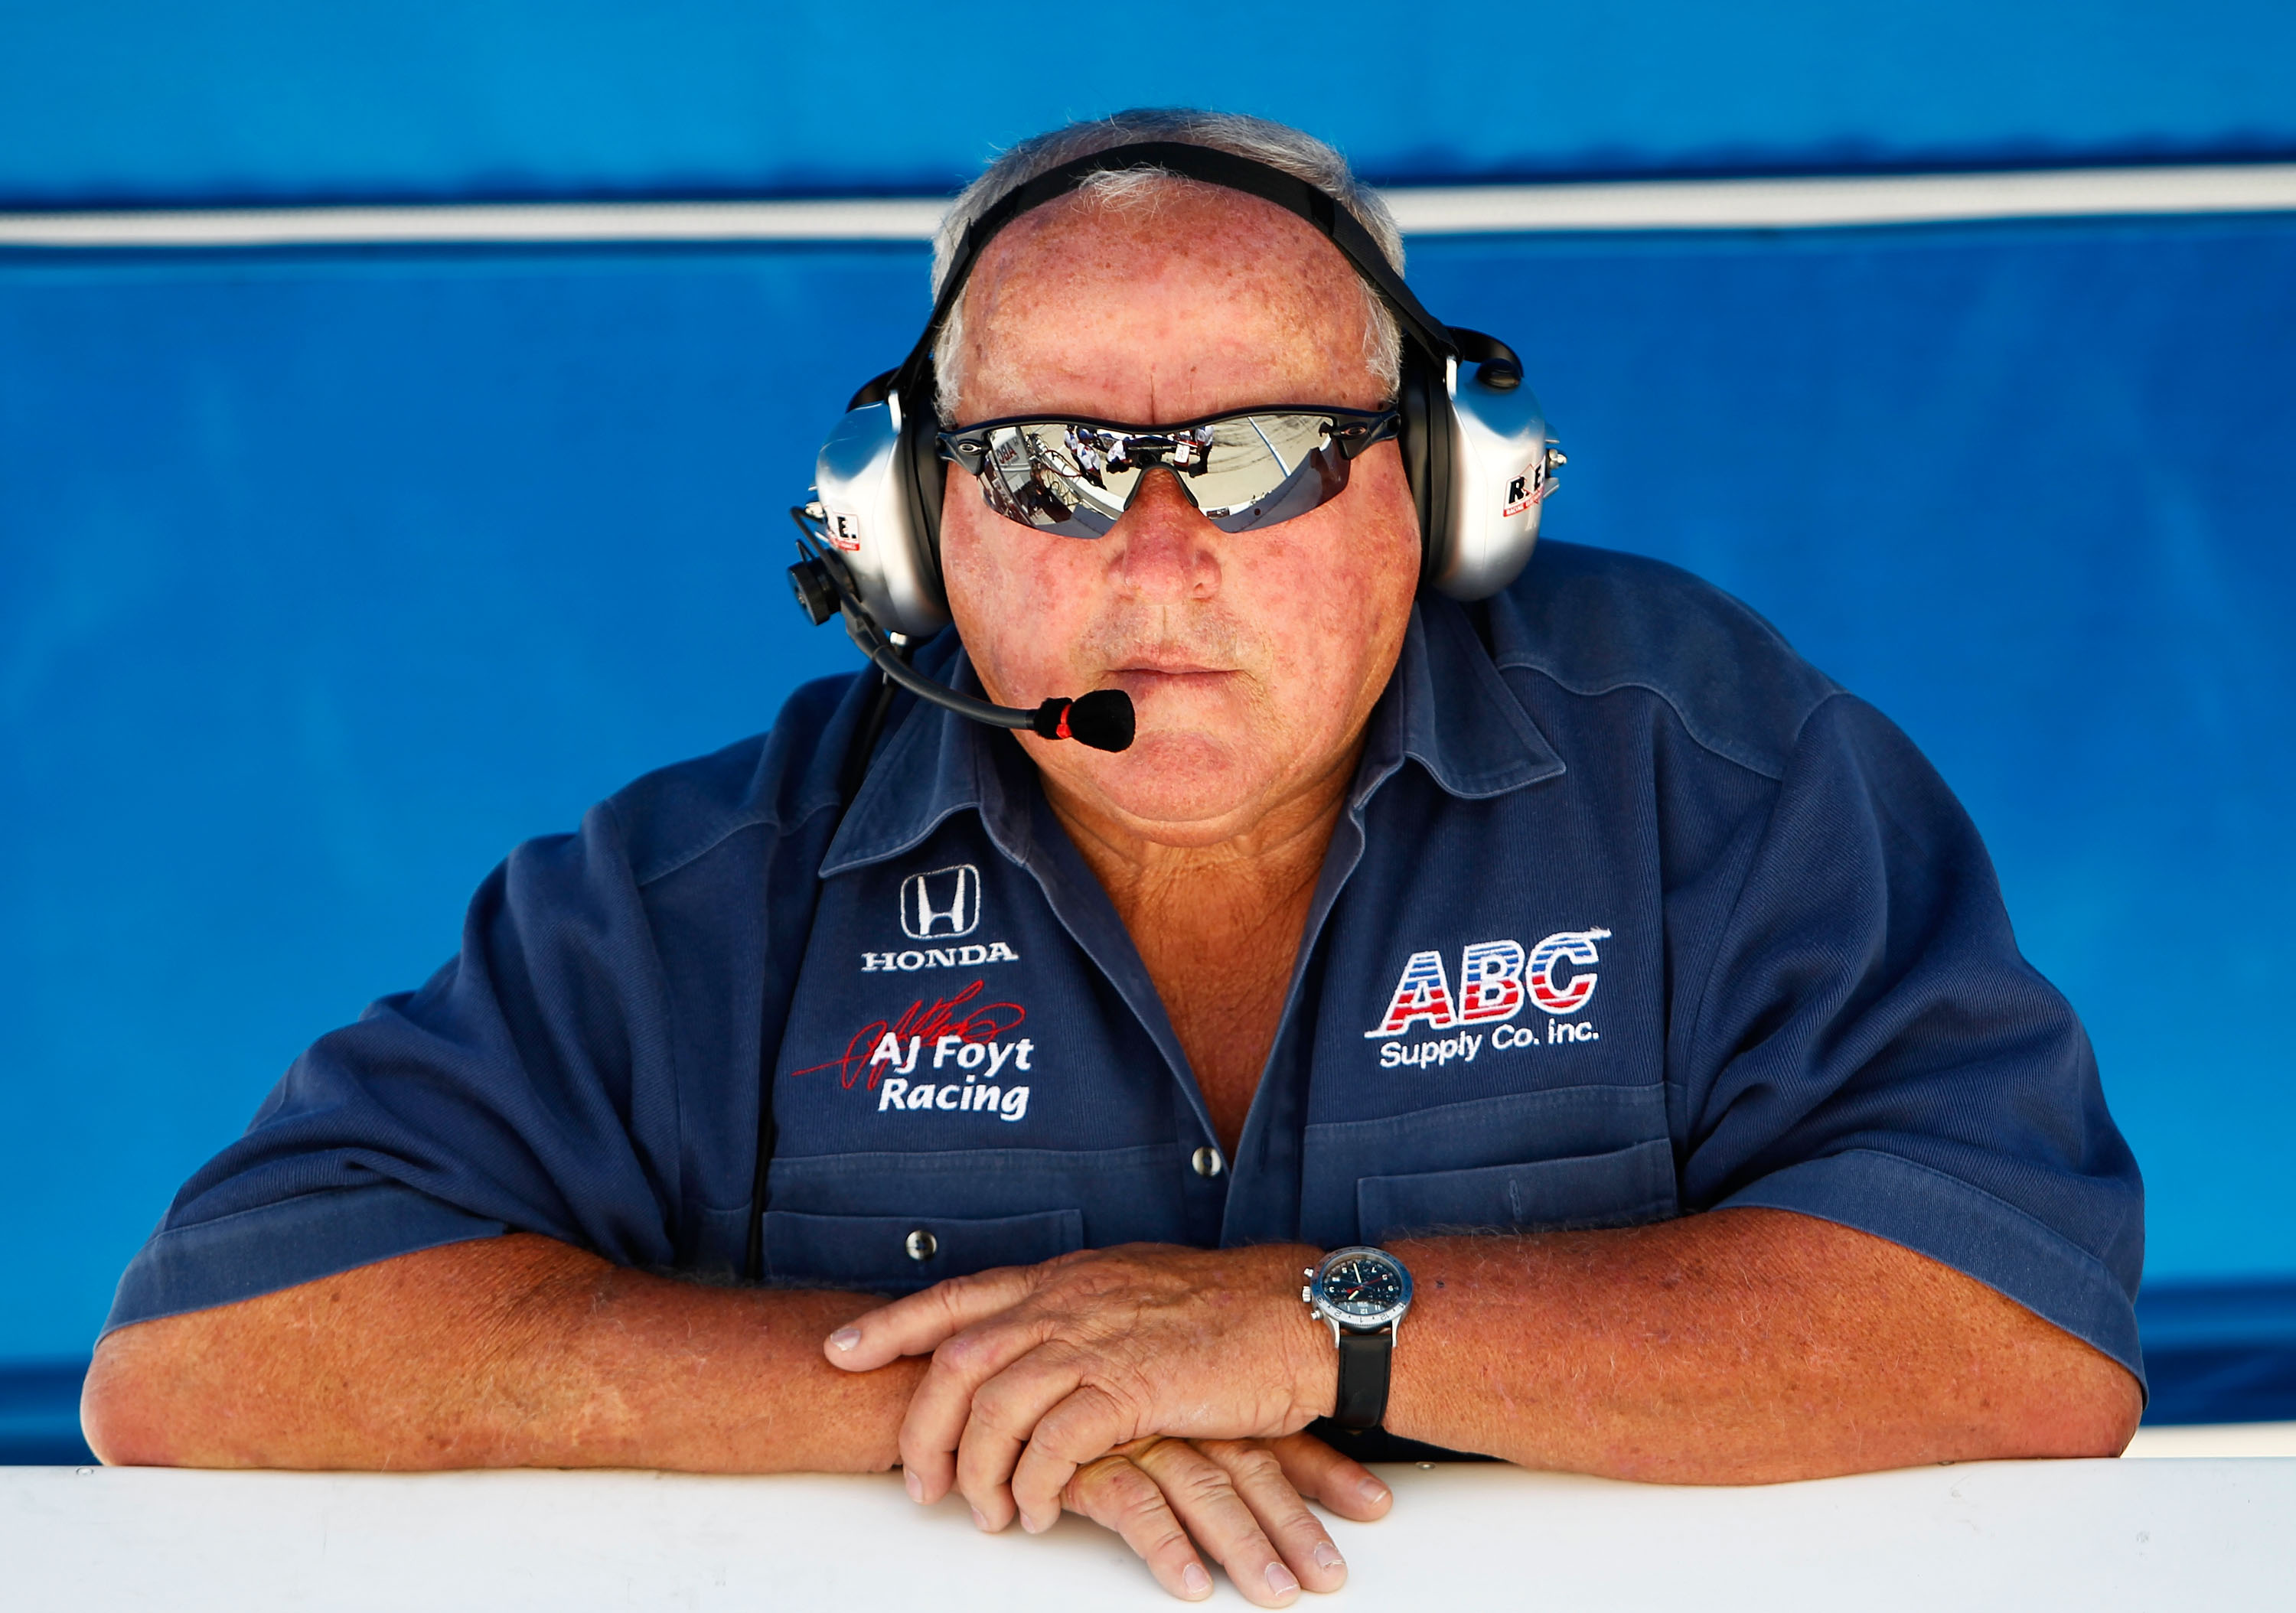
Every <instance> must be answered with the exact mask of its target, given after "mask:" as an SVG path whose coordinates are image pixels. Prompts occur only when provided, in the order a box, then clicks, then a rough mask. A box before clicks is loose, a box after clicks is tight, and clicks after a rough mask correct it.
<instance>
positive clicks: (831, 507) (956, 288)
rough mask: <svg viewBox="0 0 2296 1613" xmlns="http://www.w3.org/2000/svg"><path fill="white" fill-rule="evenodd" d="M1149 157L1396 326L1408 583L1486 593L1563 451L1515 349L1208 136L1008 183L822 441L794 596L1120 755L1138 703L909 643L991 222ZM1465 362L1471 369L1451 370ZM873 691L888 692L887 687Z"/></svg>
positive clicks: (1360, 230)
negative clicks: (1276, 222) (964, 331)
mask: <svg viewBox="0 0 2296 1613" xmlns="http://www.w3.org/2000/svg"><path fill="white" fill-rule="evenodd" d="M1138 168H1155V169H1160V170H1162V171H1164V172H1166V173H1169V174H1173V175H1177V176H1180V177H1183V178H1187V179H1194V180H1199V181H1201V182H1202V183H1204V184H1217V185H1220V186H1223V187H1225V188H1226V189H1228V190H1232V191H1241V192H1244V193H1245V194H1247V195H1251V196H1258V197H1259V198H1261V199H1262V200H1263V201H1271V202H1274V203H1275V205H1276V206H1278V207H1280V208H1283V209H1285V210H1286V211H1288V212H1291V213H1294V214H1296V215H1298V216H1299V217H1301V218H1303V219H1305V220H1307V222H1308V223H1309V224H1310V225H1314V226H1315V227H1316V230H1317V231H1318V232H1320V233H1322V234H1323V235H1324V238H1325V239H1326V240H1328V241H1330V242H1331V243H1332V244H1333V246H1335V247H1337V248H1338V249H1339V250H1340V251H1341V254H1342V255H1343V256H1344V257H1345V258H1347V259H1348V261H1349V263H1350V264H1352V265H1353V266H1355V270H1356V272H1357V274H1360V275H1361V276H1362V277H1363V278H1364V280H1365V282H1366V283H1367V284H1369V285H1370V286H1371V288H1372V290H1373V291H1374V292H1375V293H1376V294H1377V295H1378V296H1379V297H1380V299H1382V301H1383V302H1385V303H1386V305H1387V307H1389V309H1390V310H1391V311H1392V312H1393V314H1394V315H1395V318H1396V321H1397V323H1398V324H1399V325H1400V326H1401V327H1402V332H1403V373H1402V380H1401V383H1400V385H1399V387H1398V397H1397V399H1396V407H1397V408H1398V411H1399V412H1400V413H1401V415H1402V424H1401V427H1400V430H1399V431H1398V442H1399V444H1400V446H1401V448H1402V452H1403V467H1404V474H1405V477H1406V479H1407V480H1408V482H1409V484H1410V487H1411V491H1412V497H1413V500H1414V502H1415V504H1416V505H1417V508H1418V515H1419V530H1420V535H1421V563H1420V582H1421V585H1423V586H1424V587H1431V588H1433V589H1434V590H1436V591H1437V592H1438V593H1440V594H1447V595H1449V596H1450V597H1451V598H1453V599H1459V600H1477V599H1487V598H1488V597H1489V596H1490V595H1492V594H1496V593H1497V592H1498V591H1499V590H1500V589H1502V588H1504V587H1505V586H1506V585H1508V584H1509V583H1511V582H1513V580H1514V579H1515V577H1517V575H1519V574H1520V573H1521V570H1522V569H1523V567H1524V565H1525V564H1526V563H1527V562H1528V561H1529V559H1530V552H1531V547H1532V545H1533V544H1536V543H1537V542H1538V518H1539V511H1540V507H1541V505H1542V504H1544V503H1545V502H1546V496H1547V495H1548V494H1550V493H1552V492H1553V491H1554V486H1555V479H1554V470H1555V468H1556V467H1557V466H1560V465H1561V464H1562V463H1564V462H1563V455H1562V452H1561V450H1560V449H1558V448H1556V447H1555V446H1554V439H1553V438H1549V437H1548V436H1547V434H1546V419H1545V416H1544V415H1543V414H1542V413H1541V412H1540V410H1539V406H1538V398H1537V397H1534V396H1532V394H1531V390H1530V389H1529V387H1527V386H1525V385H1523V379H1522V362H1521V359H1520V358H1518V357H1517V356H1515V353H1514V350H1513V348H1510V347H1508V346H1507V345H1506V344H1505V342H1503V341H1500V340H1497V338H1495V337H1490V336H1486V335H1484V334H1482V333H1481V332H1479V331H1469V330H1464V329H1460V328H1458V327H1456V326H1452V325H1446V324H1444V323H1441V322H1440V321H1439V320H1437V319H1436V318H1435V317H1434V316H1433V315H1431V314H1430V313H1428V311H1427V310H1426V308H1425V307H1422V306H1421V304H1420V301H1419V299H1418V298H1417V297H1416V296H1415V295H1413V293H1412V291H1411V289H1410V287H1408V286H1406V284H1404V282H1403V279H1402V277H1401V276H1400V275H1398V274H1397V273H1396V272H1395V270H1394V269H1393V268H1392V267H1391V266H1390V265H1389V263H1388V261H1387V258H1386V255H1385V254H1384V253H1382V251H1381V250H1380V248H1379V244H1378V242H1376V241H1374V239H1373V237H1372V234H1371V232H1370V231H1368V230H1366V229H1365V227H1364V225H1363V224H1362V222H1361V221H1360V220H1358V219H1357V217H1356V216H1355V215H1354V214H1353V213H1351V212H1349V210H1348V209H1346V208H1345V207H1343V206H1341V204H1340V203H1339V202H1338V201H1336V200H1335V199H1334V198H1333V197H1332V196H1330V195H1329V194H1327V193H1326V192H1324V191H1322V190H1319V189H1318V188H1316V186H1315V185H1313V184H1309V183H1308V182H1307V181H1306V180H1304V179H1300V178H1298V177H1296V176H1293V175H1291V174H1287V173H1285V172H1283V170H1282V169H1280V168H1271V167H1269V166H1268V165H1267V164H1266V163H1262V162H1258V161H1255V160H1252V159H1251V158H1248V157H1240V156H1237V155H1235V154H1234V153H1233V152H1230V151H1220V150H1218V149H1217V148H1215V147H1211V146H1203V145H1191V144H1185V143H1179V142H1175V141H1142V142H1136V143H1132V144H1128V145H1120V146H1115V147H1111V149H1109V150H1107V151H1099V152H1095V153H1094V154H1093V155H1091V156H1088V157H1080V158H1078V159H1077V160H1074V161H1071V162H1065V163H1062V165H1060V166H1059V167H1058V168H1053V169H1051V170H1049V171H1048V172H1046V173H1044V174H1041V175H1038V176H1037V177H1036V178H1034V179H1031V180H1029V182H1028V183H1026V184H1021V185H1020V186H1017V187H1016V188H1015V189H1013V191H1011V192H1007V193H1006V194H1005V195H1004V196H1003V197H1001V198H999V199H998V200H997V201H996V203H995V204H994V205H992V206H991V207H989V208H988V209H987V210H986V211H985V212H983V213H982V214H981V216H980V217H979V218H977V219H975V220H974V221H973V222H972V225H970V226H969V227H968V228H967V229H966V231H965V233H964V239H963V241H961V242H959V243H958V245H957V247H956V250H955V253H954V254H953V255H952V256H951V258H950V260H949V266H948V273H947V277H946V279H944V281H943V282H942V284H941V289H940V294H939V297H938V298H937V299H935V301H934V303H933V309H932V316H931V318H930V319H929V320H928V321H927V322H926V323H925V328H924V333H923V334H922V336H920V337H919V338H918V339H917V344H916V346H915V347H914V348H911V349H910V351H909V356H907V357H906V359H904V360H903V361H902V362H901V364H900V365H899V366H898V368H896V369H892V370H889V371H887V372H886V373H884V374H882V375H880V376H877V377H875V378H874V379H873V380H872V381H869V382H867V383H866V384H865V385H864V386H863V387H862V388H861V389H860V390H859V391H857V392H856V393H855V394H854V395H853V398H852V400H851V402H849V404H847V405H846V413H845V417H844V418H843V419H842V420H840V421H839V422H837V424H836V426H835V427H834V428H833V429H832V430H831V431H830V433H829V438H828V440H827V441H825V442H824V443H823V444H822V446H821V454H820V457H819V459H818V460H817V461H816V464H815V469H814V489H813V490H814V495H815V496H814V499H813V501H812V502H811V503H809V504H805V505H801V506H799V508H797V509H795V510H792V511H791V515H792V516H794V517H795V518H796V519H797V522H798V527H799V532H800V533H801V534H802V535H803V536H801V537H800V539H799V545H798V547H799V554H800V557H801V558H800V559H799V561H798V563H797V564H796V565H794V566H792V567H791V568H790V583H791V587H792V589H793V590H794V591H795V593H796V594H797V599H798V603H799V606H800V607H801V608H802V609H803V610H804V611H805V612H806V615H807V616H808V618H810V619H811V620H812V621H813V622H814V624H815V625H816V626H819V625H820V624H822V623H824V622H825V621H827V620H828V619H829V618H830V617H832V615H841V616H843V618H845V626H846V630H847V632H848V633H849V634H850V635H851V636H852V638H853V641H854V643H856V644H857V645H858V646H859V647H860V649H861V651H862V653H863V654H865V655H866V656H868V657H869V659H871V660H872V661H873V662H874V663H875V664H876V665H877V667H879V668H880V669H881V671H882V672H883V674H884V675H885V677H886V678H887V679H888V680H889V684H898V685H899V686H901V687H903V688H906V689H908V690H909V691H910V692H912V693H914V694H916V695H917V696H919V698H921V699H923V700H928V701H931V703H932V704H934V705H937V706H940V707H943V708H947V709H949V710H953V711H955V712H957V713H958V714H959V715H960V716H967V717H971V718H972V719H973V720H974V721H977V722H983V723H988V724H992V725H996V726H997V727H1003V728H1025V729H1029V730H1030V731H1032V732H1034V733H1037V734H1040V735H1042V736H1043V737H1045V738H1047V739H1076V740H1079V741H1083V742H1084V743H1086V744H1087V745H1092V746H1094V747H1095V748H1096V749H1106V750H1121V749H1125V748H1126V747H1127V746H1128V745H1129V744H1130V743H1131V742H1132V737H1133V720H1132V705H1131V700H1130V698H1129V697H1128V696H1127V695H1126V694H1125V693H1124V692H1122V691H1121V690H1101V691H1096V692H1093V693H1091V694H1087V695H1084V696H1082V697H1079V698H1078V699H1076V700H1065V699H1058V698H1056V699H1053V700H1046V701H1045V702H1044V703H1043V704H1042V705H1041V706H1038V707H1036V708H1020V707H1006V706H995V705H991V704H989V703H988V702H987V701H985V700H972V699H969V698H968V697H966V696H964V695H961V694H958V693H956V692H955V691H953V690H950V689H948V688H947V687H946V686H944V685H942V684H937V683H934V682H933V681H932V680H931V679H929V678H926V677H924V676H923V675H921V674H919V673H917V672H916V671H915V670H914V669H913V668H912V667H909V665H908V661H907V655H906V651H907V649H908V648H909V646H910V645H912V644H914V643H916V642H918V641H921V640H922V639H926V638H929V637H931V635H934V634H936V633H938V632H939V631H940V630H941V629H942V628H943V627H945V626H947V625H948V620H949V616H948V602H947V597H946V596H945V594H943V592H942V586H941V574H940V504H941V488H942V486H943V472H942V470H941V454H940V446H939V433H940V430H941V427H940V422H939V414H938V405H937V401H936V397H935V380H934V375H933V361H932V349H933V343H934V341H935V340H936V339H937V338H938V337H939V334H940V332H941V328H942V327H943V326H944V325H945V324H946V323H947V321H948V317H949V315H950V313H951V311H952V310H953V309H954V308H955V307H956V302H957V299H958V298H960V297H962V296H963V295H964V287H965V282H966V280H967V279H968V278H969V276H970V275H971V274H972V266H973V265H974V264H975V263H976V262H977V261H978V260H979V258H980V254H981V252H982V251H983V250H986V248H987V247H988V243H989V242H990V241H991V240H993V239H994V238H995V236H996V233H997V232H998V231H999V230H1002V229H1003V228H1004V227H1005V225H1008V224H1010V223H1011V222H1012V221H1013V219H1014V218H1017V217H1020V216H1021V214H1022V213H1025V212H1027V211H1029V209H1033V208H1037V207H1041V206H1043V205H1044V204H1045V203H1046V202H1048V201H1054V199H1056V198H1057V197H1060V196H1062V195H1065V194H1067V193H1068V192H1070V191H1073V190H1075V189H1076V188H1077V187H1078V185H1080V184H1083V183H1084V182H1085V181H1086V180H1087V179H1089V178H1091V177H1092V176H1094V175H1096V174H1103V173H1111V172H1120V171H1124V170H1128V169H1138ZM1465 364H1472V365H1473V366H1474V368H1473V370H1472V373H1466V374H1463V373H1462V366H1463V365H1465ZM883 692H884V693H885V694H886V695H887V696H890V687H888V688H887V689H886V690H885V691H883Z"/></svg>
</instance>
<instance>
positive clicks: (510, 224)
mask: <svg viewBox="0 0 2296 1613" xmlns="http://www.w3.org/2000/svg"><path fill="white" fill-rule="evenodd" d="M1385 194H1386V197H1387V201H1388V205H1389V206H1390V207H1391V208H1392V209H1394V210H1395V217H1396V220H1397V222H1398V223H1399V224H1401V225H1402V226H1403V228H1404V231H1405V232H1406V233H1408V234H1413V235H1465V234H1488V233H1508V232H1517V231H1552V230H1730V229H1748V228H1774V229H1809V228H1822V227H1826V226H1841V225H1890V224H1933V223H1941V222H1947V221H1950V220H1955V219H1981V218H2062V217H2112V216H2116V215H2132V214H2169V213H2251V212H2285V211H2296V163H2274V164H2253V165H2222V166H2210V167H2194V168H2065V169H2051V170H2043V171H2038V172H2022V173H2001V174H1911V175H1891V176H1883V177H1876V178H1863V179H1698V180H1672V179H1668V180H1639V181H1633V182H1628V183H1619V184H1499V185H1456V186H1443V187H1426V188H1420V187H1408V188H1398V189H1395V190H1390V191H1388V192H1385ZM946 206H947V201H946V199H943V198H939V197H912V198H896V199H890V200H884V201H709V202H689V201H643V202H586V201H584V202H537V203H530V204H521V205H514V206H493V205H472V206H448V207H373V208H369V207H311V208H263V209H234V210H230V211H192V210H154V211H151V212H133V213H0V246H29V247H266V246H328V245H347V244H357V243H367V244H386V243H433V244H443V243H454V242H469V243H480V242H709V241H722V242H739V241H922V240H924V239H926V238H928V237H929V236H931V233H932V229H933V225H934V224H935V223H936V222H938V220H939V217H940V214H941V209H943V208H945V207H946Z"/></svg>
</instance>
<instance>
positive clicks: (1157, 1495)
mask: <svg viewBox="0 0 2296 1613" xmlns="http://www.w3.org/2000/svg"><path fill="white" fill-rule="evenodd" d="M1303 1498H1304V1499H1303ZM1392 1499H1393V1497H1392V1495H1391V1494H1390V1493H1389V1491H1388V1487H1387V1486H1385V1485H1383V1484H1382V1483H1380V1481H1379V1480H1378V1479H1376V1478H1373V1477H1372V1476H1371V1474H1370V1473H1368V1472H1367V1471H1365V1470H1364V1469H1363V1468H1362V1467H1361V1466H1360V1465H1358V1464H1357V1463H1356V1462H1350V1461H1349V1460H1348V1458H1346V1457H1344V1456H1342V1455H1341V1454H1340V1453H1338V1452H1337V1451H1334V1450H1333V1449H1332V1447H1331V1446H1329V1445H1325V1444H1324V1443H1323V1441H1321V1440H1319V1439H1315V1438H1311V1437H1309V1436H1308V1435H1306V1434H1290V1435H1286V1436H1284V1437H1283V1438H1280V1439H1270V1440H1260V1439H1249V1440H1232V1439H1203V1440H1193V1441H1192V1440H1184V1439H1167V1438H1164V1437H1160V1436H1152V1437H1149V1438H1146V1439H1139V1440H1133V1441H1131V1442H1129V1443H1128V1444H1125V1445H1120V1446H1119V1447H1118V1448H1117V1449H1116V1450H1113V1451H1111V1452H1110V1453H1108V1454H1107V1455H1105V1456H1101V1457H1096V1458H1095V1459H1094V1460H1093V1461H1091V1462H1086V1463H1085V1464H1084V1465H1083V1466H1082V1467H1080V1468H1078V1470H1077V1472H1076V1477H1075V1478H1071V1479H1070V1480H1069V1482H1068V1485H1067V1486H1066V1488H1065V1489H1064V1490H1063V1491H1062V1495H1061V1500H1062V1503H1063V1504H1064V1505H1066V1506H1067V1508H1068V1510H1069V1511H1071V1512H1080V1513H1082V1514H1083V1515H1084V1516H1085V1517H1087V1518H1089V1519H1092V1520H1093V1521H1094V1522H1095V1523H1097V1524H1100V1525H1102V1526H1103V1527H1107V1528H1110V1529H1113V1530H1114V1531H1115V1532H1116V1533H1117V1534H1119V1535H1122V1536H1123V1538H1124V1543H1125V1544H1127V1545H1128V1546H1130V1547H1131V1548H1132V1549H1133V1550H1134V1551H1135V1552H1138V1553H1139V1555H1140V1560H1142V1561H1143V1562H1144V1563H1146V1564H1147V1565H1148V1571H1149V1572H1150V1573H1151V1574H1152V1575H1154V1576H1156V1583H1157V1584H1160V1585H1162V1586H1163V1587H1164V1588H1165V1589H1166V1590H1167V1591H1169V1592H1170V1593H1172V1594H1173V1595H1175V1596H1178V1597H1183V1598H1185V1599H1186V1600H1187V1601H1201V1600H1202V1599H1203V1598H1204V1597H1206V1596H1209V1595H1210V1594H1211V1588H1212V1581H1211V1576H1210V1574H1208V1573H1206V1572H1205V1571H1204V1565H1203V1559H1202V1557H1200V1556H1199V1555H1198V1554H1197V1553H1198V1552H1199V1550H1201V1552H1204V1553H1205V1554H1206V1555H1209V1556H1210V1557H1211V1558H1212V1559H1213V1560H1215V1561H1217V1562H1218V1564H1219V1565H1220V1566H1221V1567H1222V1568H1226V1570H1227V1576H1228V1578H1229V1579H1231V1580H1232V1581H1234V1584H1235V1587H1236V1589H1238V1590H1239V1591H1242V1593H1243V1594H1244V1597H1245V1598H1246V1600H1248V1601H1253V1602H1256V1603H1258V1604H1259V1606H1261V1607H1263V1608H1280V1607H1283V1606H1285V1605H1287V1604H1288V1603H1290V1602H1291V1601H1292V1600H1293V1599H1294V1598H1296V1597H1297V1596H1298V1595H1299V1593H1300V1587H1302V1586H1303V1585H1304V1586H1305V1587H1306V1588H1307V1589H1308V1590H1310V1591H1336V1590H1338V1589H1339V1588H1340V1587H1341V1585H1343V1584H1346V1583H1347V1578H1348V1566H1347V1562H1346V1560H1344V1559H1342V1558H1341V1555H1340V1549H1339V1548H1338V1547H1337V1546H1335V1545H1333V1543H1332V1537H1331V1535H1328V1534H1326V1533H1325V1532H1324V1526H1323V1524H1322V1523H1321V1522H1320V1521H1318V1520H1317V1519H1316V1515H1315V1514H1314V1513H1313V1512H1311V1511H1308V1508H1307V1505H1306V1502H1308V1501H1315V1502H1321V1503H1322V1504H1323V1505H1324V1506H1326V1507H1329V1508H1330V1509H1331V1510H1332V1511H1334V1512H1337V1513H1338V1514H1339V1515H1340V1516H1341V1517H1342V1518H1351V1519H1356V1520H1357V1522H1361V1523H1368V1522H1370V1521H1371V1520H1372V1519H1376V1518H1381V1517H1383V1516H1385V1515H1386V1512H1387V1509H1388V1504H1389V1502H1390V1501H1391V1500H1392ZM1192 1535H1193V1537H1194V1538H1193V1541H1192V1540H1191V1539H1190V1536H1192Z"/></svg>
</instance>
